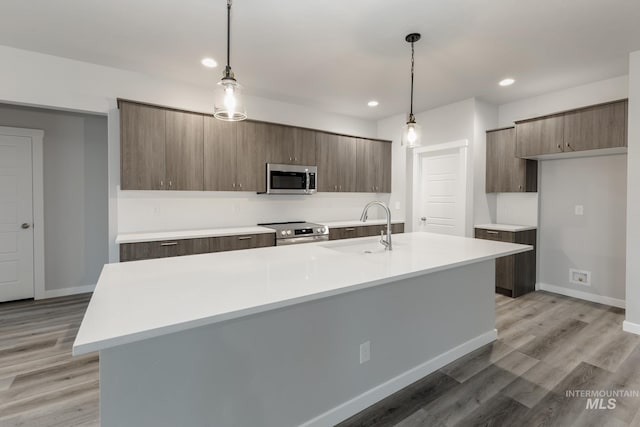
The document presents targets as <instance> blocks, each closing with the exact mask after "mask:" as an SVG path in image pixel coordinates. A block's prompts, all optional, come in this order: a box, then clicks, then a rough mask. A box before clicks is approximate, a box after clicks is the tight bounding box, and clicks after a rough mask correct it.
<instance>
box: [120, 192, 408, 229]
mask: <svg viewBox="0 0 640 427" xmlns="http://www.w3.org/2000/svg"><path fill="white" fill-rule="evenodd" d="M372 200H380V201H383V202H385V203H388V202H389V194H370V193H319V194H315V195H312V196H291V195H289V196H286V195H266V194H255V193H245V192H196V191H179V192H175V193H173V192H172V193H169V192H166V191H120V192H119V193H118V230H119V232H120V233H129V232H145V231H158V230H168V229H170V230H186V229H199V228H212V227H233V226H245V225H256V224H259V223H263V222H278V221H300V220H304V221H311V222H314V221H315V222H320V223H322V222H323V221H327V222H328V221H334V220H354V221H355V220H358V219H359V218H360V215H361V214H362V209H363V208H364V206H365V205H366V204H367V203H368V202H370V201H372ZM396 212H397V211H392V213H391V215H392V219H394V220H396V219H401V220H402V219H404V217H403V216H401V215H400V214H397V213H396ZM370 218H382V212H381V209H375V210H372V211H371V215H370Z"/></svg>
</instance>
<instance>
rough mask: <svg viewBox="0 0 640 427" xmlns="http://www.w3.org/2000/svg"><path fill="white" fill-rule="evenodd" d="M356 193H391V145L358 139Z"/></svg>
mask: <svg viewBox="0 0 640 427" xmlns="http://www.w3.org/2000/svg"><path fill="white" fill-rule="evenodd" d="M356 162H357V166H356V172H357V177H356V191H358V192H369V193H390V192H391V143H389V142H384V141H374V140H367V139H358V141H357V146H356Z"/></svg>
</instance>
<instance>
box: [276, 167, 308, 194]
mask: <svg viewBox="0 0 640 427" xmlns="http://www.w3.org/2000/svg"><path fill="white" fill-rule="evenodd" d="M317 171H318V168H317V167H316V166H298V165H281V164H276V163H267V194H313V193H315V192H316V183H317V180H316V173H317Z"/></svg>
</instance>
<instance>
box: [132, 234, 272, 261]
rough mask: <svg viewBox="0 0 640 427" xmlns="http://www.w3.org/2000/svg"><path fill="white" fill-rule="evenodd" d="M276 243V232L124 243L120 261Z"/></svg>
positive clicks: (195, 253)
mask: <svg viewBox="0 0 640 427" xmlns="http://www.w3.org/2000/svg"><path fill="white" fill-rule="evenodd" d="M275 244H276V235H275V233H261V234H246V235H241V236H222V237H205V238H199V239H178V240H165V241H160V242H137V243H123V244H121V245H120V262H126V261H140V260H145V259H154V258H169V257H175V256H186V255H197V254H206V253H211V252H224V251H235V250H239V249H252V248H261V247H267V246H274V245H275Z"/></svg>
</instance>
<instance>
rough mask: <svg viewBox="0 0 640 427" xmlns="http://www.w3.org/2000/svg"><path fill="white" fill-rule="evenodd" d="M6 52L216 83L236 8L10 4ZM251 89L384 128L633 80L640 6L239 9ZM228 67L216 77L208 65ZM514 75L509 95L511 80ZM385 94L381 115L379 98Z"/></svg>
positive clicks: (554, 0)
mask: <svg viewBox="0 0 640 427" xmlns="http://www.w3.org/2000/svg"><path fill="white" fill-rule="evenodd" d="M0 10H1V13H0V44H3V45H7V46H13V47H17V48H21V49H27V50H33V51H37V52H43V53H48V54H52V55H58V56H62V57H67V58H73V59H78V60H82V61H87V62H93V63H96V64H102V65H108V66H113V67H118V68H123V69H129V70H135V71H141V72H145V73H149V74H154V75H159V76H164V77H169V78H174V79H180V80H183V81H187V82H192V83H196V84H200V85H202V84H204V85H208V86H213V85H214V84H215V83H216V82H217V81H218V79H219V77H220V73H221V72H222V68H223V66H224V61H225V34H226V28H225V25H226V16H225V13H226V0H103V1H98V0H65V1H51V0H28V1H25V0H2V6H1V8H0ZM232 15H233V18H232V19H233V24H232V58H231V65H232V67H233V69H234V71H235V73H236V77H237V78H238V80H239V81H240V83H241V84H243V86H244V87H245V88H246V90H247V93H250V94H254V95H258V96H264V97H268V98H272V99H279V100H283V101H291V102H296V103H300V104H304V105H309V106H313V107H318V108H321V109H323V110H327V111H334V112H338V113H343V114H348V115H352V116H357V117H364V118H369V119H377V118H381V117H386V116H389V115H392V114H396V113H401V112H406V111H407V110H408V103H409V65H410V48H409V45H408V44H407V43H406V42H405V41H404V37H405V35H406V34H407V33H409V32H414V31H417V32H420V33H422V40H421V41H420V42H418V43H417V44H416V96H415V110H416V111H422V110H425V109H428V108H432V107H435V106H439V105H443V104H447V103H450V102H454V101H458V100H462V99H466V98H469V97H472V96H478V97H480V98H482V99H484V100H486V101H489V102H494V103H504V102H509V101H513V100H516V99H520V98H524V97H528V96H533V95H537V94H541V93H544V92H548V91H552V90H556V89H560V88H566V87H570V86H575V85H579V84H583V83H587V82H591V81H596V80H600V79H605V78H609V77H614V76H620V75H623V74H626V73H627V63H628V53H629V52H630V51H634V50H638V49H640V24H639V22H640V1H638V0H536V1H524V0H517V1H516V0H386V1H382V0H235V1H234V4H233V11H232ZM204 56H212V57H213V58H215V59H216V60H217V61H218V63H219V64H220V65H219V67H218V68H216V69H214V70H209V69H205V68H204V67H202V65H200V59H201V58H202V57H204ZM506 76H511V77H514V78H515V79H516V80H517V82H516V84H515V85H513V86H512V87H509V88H502V87H499V86H498V85H497V82H498V80H500V79H502V78H504V77H506ZM371 99H377V100H378V101H380V106H379V107H377V108H375V109H372V108H369V107H367V105H366V104H367V101H369V100H371Z"/></svg>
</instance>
